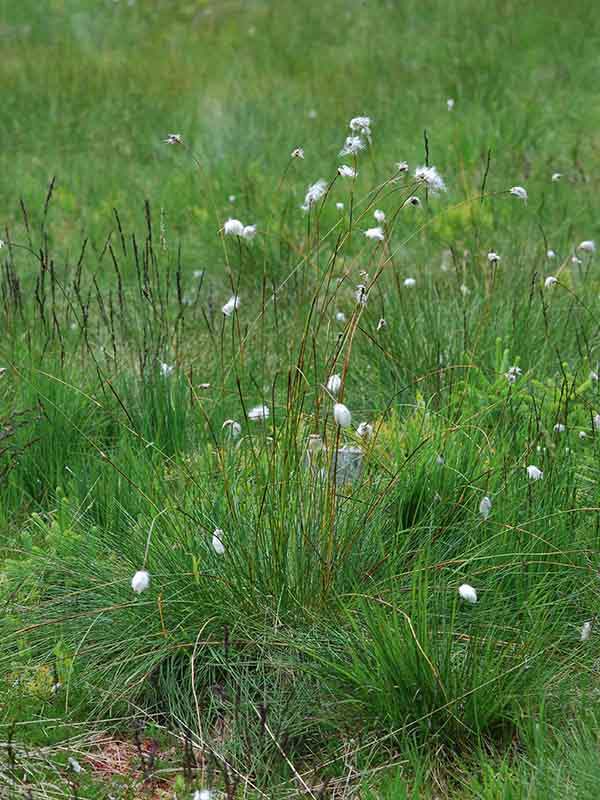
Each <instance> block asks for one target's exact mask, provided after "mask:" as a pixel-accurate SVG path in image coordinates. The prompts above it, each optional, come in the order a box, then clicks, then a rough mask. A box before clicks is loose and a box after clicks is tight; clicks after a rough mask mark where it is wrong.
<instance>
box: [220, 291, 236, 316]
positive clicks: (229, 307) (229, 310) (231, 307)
mask: <svg viewBox="0 0 600 800" xmlns="http://www.w3.org/2000/svg"><path fill="white" fill-rule="evenodd" d="M239 307H240V298H239V295H237V294H234V295H232V296H231V297H230V298H229V300H228V301H227V302H226V303H225V305H224V306H223V308H222V309H221V311H222V312H223V314H225V316H226V317H230V316H231V315H232V314H233V312H234V311H237V309H238V308H239Z"/></svg>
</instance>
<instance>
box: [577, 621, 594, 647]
mask: <svg viewBox="0 0 600 800" xmlns="http://www.w3.org/2000/svg"><path fill="white" fill-rule="evenodd" d="M591 635H592V623H591V620H588V621H587V622H584V623H583V625H582V626H581V634H580V636H579V638H580V640H581V641H582V642H587V640H588V639H589V638H590V636H591Z"/></svg>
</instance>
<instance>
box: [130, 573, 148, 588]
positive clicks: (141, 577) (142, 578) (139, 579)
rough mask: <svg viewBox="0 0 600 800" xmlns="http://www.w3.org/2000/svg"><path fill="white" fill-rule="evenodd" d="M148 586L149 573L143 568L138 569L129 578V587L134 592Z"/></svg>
mask: <svg viewBox="0 0 600 800" xmlns="http://www.w3.org/2000/svg"><path fill="white" fill-rule="evenodd" d="M149 586H150V575H149V574H148V573H147V572H146V570H145V569H140V570H138V571H137V572H136V573H135V575H134V576H133V578H132V579H131V588H132V589H133V591H134V592H135V593H136V594H141V593H142V592H145V591H146V589H147V588H148V587H149Z"/></svg>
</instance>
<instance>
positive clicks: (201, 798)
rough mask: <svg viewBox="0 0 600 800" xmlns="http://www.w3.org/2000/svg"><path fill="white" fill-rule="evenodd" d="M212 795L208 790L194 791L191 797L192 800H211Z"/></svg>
mask: <svg viewBox="0 0 600 800" xmlns="http://www.w3.org/2000/svg"><path fill="white" fill-rule="evenodd" d="M212 797H213V793H212V792H211V791H210V789H196V791H195V792H194V794H193V795H192V800H212Z"/></svg>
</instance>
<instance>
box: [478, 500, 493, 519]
mask: <svg viewBox="0 0 600 800" xmlns="http://www.w3.org/2000/svg"><path fill="white" fill-rule="evenodd" d="M491 510H492V498H491V497H488V496H487V495H486V496H485V497H484V498H482V500H481V503H479V513H480V514H481V516H482V517H483V518H484V519H487V518H488V517H489V515H490V512H491Z"/></svg>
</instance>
